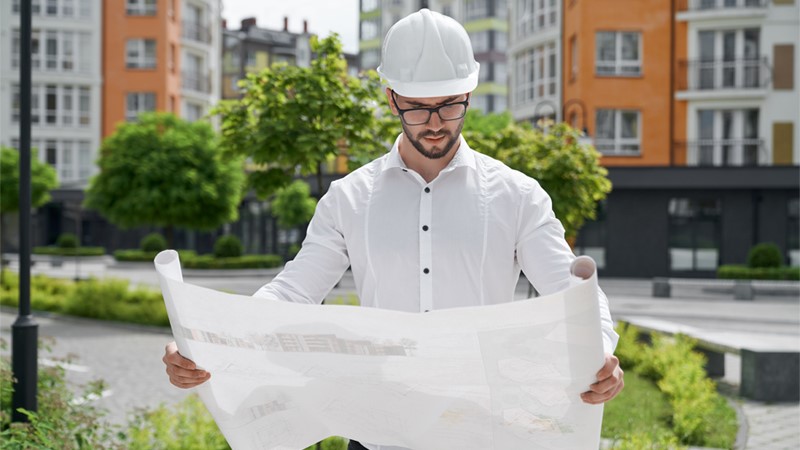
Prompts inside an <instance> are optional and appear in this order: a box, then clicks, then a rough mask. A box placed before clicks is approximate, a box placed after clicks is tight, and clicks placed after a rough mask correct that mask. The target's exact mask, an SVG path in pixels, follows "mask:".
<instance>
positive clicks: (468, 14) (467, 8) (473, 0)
mask: <svg viewBox="0 0 800 450" xmlns="http://www.w3.org/2000/svg"><path fill="white" fill-rule="evenodd" d="M464 15H465V20H477V19H484V18H486V17H488V16H489V0H465V1H464Z"/></svg>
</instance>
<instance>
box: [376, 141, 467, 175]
mask: <svg viewBox="0 0 800 450" xmlns="http://www.w3.org/2000/svg"><path fill="white" fill-rule="evenodd" d="M400 136H402V134H400V135H398V136H397V139H395V141H394V145H393V146H392V149H391V150H390V151H389V154H388V155H386V160H385V161H384V163H383V169H382V170H381V171H382V172H383V171H386V170H388V169H392V168H398V169H407V168H408V167H407V166H406V163H405V162H404V161H403V158H401V157H400V150H399V148H398V145H399V144H400ZM459 139H461V143H460V144H459V145H458V150H456V154H455V156H453V159H452V160H450V163H449V164H447V167H445V168H444V169H442V171H443V172H444V171H449V170H452V169H455V168H457V167H462V166H463V167H469V168H471V169H472V170H475V166H476V163H475V151H474V150H473V149H472V148H471V147H470V146H469V144H467V141H466V139H464V136H461V135H459Z"/></svg>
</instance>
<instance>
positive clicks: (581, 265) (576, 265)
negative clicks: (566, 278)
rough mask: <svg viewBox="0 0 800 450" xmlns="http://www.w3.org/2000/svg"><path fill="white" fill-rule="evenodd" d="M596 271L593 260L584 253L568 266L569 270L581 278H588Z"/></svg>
mask: <svg viewBox="0 0 800 450" xmlns="http://www.w3.org/2000/svg"><path fill="white" fill-rule="evenodd" d="M596 271H597V265H596V264H595V263H594V260H593V259H592V258H590V257H588V256H586V255H581V256H578V257H577V258H575V260H574V261H572V265H570V267H569V272H570V273H571V274H572V275H574V276H576V277H578V278H580V279H582V280H588V279H589V278H591V277H592V275H594V273H595V272H596Z"/></svg>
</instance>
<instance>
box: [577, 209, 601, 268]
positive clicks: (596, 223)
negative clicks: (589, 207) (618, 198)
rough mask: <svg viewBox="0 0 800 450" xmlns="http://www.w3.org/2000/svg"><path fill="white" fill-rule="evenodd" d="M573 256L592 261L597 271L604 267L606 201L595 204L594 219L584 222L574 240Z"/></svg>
mask: <svg viewBox="0 0 800 450" xmlns="http://www.w3.org/2000/svg"><path fill="white" fill-rule="evenodd" d="M574 251H575V255H587V256H590V257H591V258H592V259H594V262H595V263H596V264H597V268H598V269H604V268H605V267H606V201H605V200H603V201H601V202H598V203H597V209H596V210H595V219H594V220H588V221H586V222H585V223H584V224H583V226H582V227H581V229H580V231H578V236H577V238H576V239H575V248H574Z"/></svg>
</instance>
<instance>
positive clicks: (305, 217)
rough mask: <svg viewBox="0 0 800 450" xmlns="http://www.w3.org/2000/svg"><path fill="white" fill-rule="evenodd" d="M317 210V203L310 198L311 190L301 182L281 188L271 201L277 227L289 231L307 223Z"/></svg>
mask: <svg viewBox="0 0 800 450" xmlns="http://www.w3.org/2000/svg"><path fill="white" fill-rule="evenodd" d="M316 208H317V201H316V200H314V198H313V197H311V189H310V188H309V187H308V184H307V183H306V182H305V181H302V180H295V181H294V182H293V183H292V184H290V185H288V186H286V187H284V188H281V189H279V190H278V192H277V194H276V195H275V199H274V200H273V201H272V213H273V214H274V215H275V217H276V218H277V219H278V226H280V227H281V228H285V229H289V228H292V227H296V226H299V225H303V224H304V223H308V222H309V221H310V220H311V217H312V216H313V215H314V210H315V209H316Z"/></svg>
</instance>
